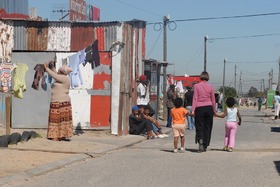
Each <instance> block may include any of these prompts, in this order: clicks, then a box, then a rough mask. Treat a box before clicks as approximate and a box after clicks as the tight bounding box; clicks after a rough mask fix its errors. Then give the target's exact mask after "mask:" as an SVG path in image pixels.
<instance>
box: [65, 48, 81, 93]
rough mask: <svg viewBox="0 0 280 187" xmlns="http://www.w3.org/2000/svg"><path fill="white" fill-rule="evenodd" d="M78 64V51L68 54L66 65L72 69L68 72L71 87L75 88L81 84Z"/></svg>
mask: <svg viewBox="0 0 280 187" xmlns="http://www.w3.org/2000/svg"><path fill="white" fill-rule="evenodd" d="M79 65H80V60H79V53H77V54H74V55H72V56H69V65H68V66H69V67H70V68H71V69H72V70H73V71H72V72H71V73H69V77H70V82H71V84H70V85H71V88H76V87H79V86H80V85H82V84H83V80H82V76H81V71H80V68H79Z"/></svg>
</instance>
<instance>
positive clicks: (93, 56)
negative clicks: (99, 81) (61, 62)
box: [83, 40, 100, 69]
mask: <svg viewBox="0 0 280 187" xmlns="http://www.w3.org/2000/svg"><path fill="white" fill-rule="evenodd" d="M85 52H86V61H85V63H83V65H84V66H85V65H86V63H87V62H89V63H91V68H92V69H94V68H95V67H97V66H99V65H100V56H99V51H98V40H95V41H94V43H93V44H92V45H91V46H88V47H87V48H86V49H85Z"/></svg>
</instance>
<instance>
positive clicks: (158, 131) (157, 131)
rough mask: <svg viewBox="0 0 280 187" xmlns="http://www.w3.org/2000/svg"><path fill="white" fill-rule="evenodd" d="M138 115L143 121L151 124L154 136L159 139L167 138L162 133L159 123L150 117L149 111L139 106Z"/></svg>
mask: <svg viewBox="0 0 280 187" xmlns="http://www.w3.org/2000/svg"><path fill="white" fill-rule="evenodd" d="M140 113H141V115H142V118H143V119H147V120H149V121H151V122H152V125H153V132H154V133H155V134H156V136H157V137H159V138H165V137H169V136H168V135H167V134H164V133H163V132H162V129H161V126H160V124H159V122H158V121H157V120H156V119H155V118H153V117H151V116H150V109H149V108H148V107H145V106H140Z"/></svg>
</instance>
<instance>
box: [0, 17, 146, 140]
mask: <svg viewBox="0 0 280 187" xmlns="http://www.w3.org/2000/svg"><path fill="white" fill-rule="evenodd" d="M145 28H146V23H145V22H144V21H140V20H133V21H128V22H117V21H114V22H98V23H94V22H65V21H63V22H57V21H55V22H49V21H28V20H0V30H1V41H4V42H2V45H1V46H0V53H1V54H0V58H2V59H11V61H12V62H13V61H14V60H13V59H14V58H15V59H17V60H19V59H21V60H23V61H22V63H23V62H24V59H25V63H26V64H27V65H28V60H29V61H30V62H33V63H34V62H36V61H37V62H38V57H41V58H42V63H44V62H45V61H44V60H46V61H47V60H49V59H52V58H54V57H55V56H57V55H64V56H67V55H70V52H71V54H72V53H75V52H77V51H79V50H82V49H84V48H85V47H87V46H89V45H91V44H92V43H93V42H94V41H95V40H98V50H99V52H100V58H101V63H102V68H96V69H93V72H94V75H93V78H92V77H90V75H89V77H90V79H93V80H90V82H91V84H89V85H91V86H92V87H91V89H84V90H82V89H81V90H73V91H72V94H71V93H70V95H71V99H72V103H77V106H78V109H79V108H80V107H81V104H80V105H79V103H84V104H85V103H88V100H85V98H86V97H87V98H90V104H89V108H88V109H87V110H89V111H88V112H86V113H85V112H84V111H82V110H81V111H80V110H76V113H75V114H74V119H73V121H74V126H81V128H84V129H97V128H110V129H111V132H112V134H116V135H125V134H127V133H128V126H129V125H128V116H129V114H130V113H131V107H132V106H133V105H134V104H135V103H136V95H137V93H136V91H137V85H136V79H137V78H138V77H139V75H140V74H143V73H144V65H143V61H142V60H143V59H145V34H146V29H145ZM2 36H3V37H2ZM7 37H8V38H7ZM33 57H34V58H33ZM44 58H45V59H44ZM31 64H32V63H31ZM83 71H88V70H83ZM27 74H29V75H27V76H31V75H32V76H33V75H34V70H33V67H32V65H31V66H29V70H28V73H27ZM30 74H31V75H30ZM98 81H102V82H101V83H100V82H98ZM26 84H27V89H32V88H31V87H30V86H31V85H28V84H29V83H28V82H26ZM99 84H101V86H100V85H99ZM24 94H36V93H32V92H30V93H29V92H28V90H27V92H26V93H24ZM2 97H3V96H2ZM26 97H27V96H26ZM31 97H36V95H32V96H31ZM98 97H99V98H100V99H101V100H102V99H104V98H105V97H106V98H105V100H108V98H109V103H107V104H105V105H106V106H105V108H104V106H102V105H103V104H102V101H101V102H96V98H98ZM24 99H25V98H23V99H22V100H24ZM2 100H3V99H2ZM17 100H18V99H15V98H14V97H12V104H13V105H12V107H15V108H18V110H12V113H11V115H12V117H11V118H12V124H11V125H12V127H18V128H36V124H38V125H37V128H46V127H47V120H46V115H47V114H48V111H45V113H43V112H42V114H41V116H40V114H38V116H37V118H36V122H34V123H33V125H32V124H30V123H25V122H24V119H17V115H18V114H19V113H20V112H22V111H20V109H24V110H25V112H27V113H28V110H30V112H31V111H34V108H33V107H34V106H33V105H32V104H30V102H29V104H28V103H24V102H22V101H20V102H17ZM45 102H46V101H45ZM105 103H106V102H105ZM35 104H36V103H35ZM42 104H45V105H49V103H42ZM4 105H5V104H4V103H2V106H4ZM16 105H17V106H16ZM74 105H75V104H74ZM73 107H75V106H73ZM102 107H103V109H104V110H106V109H107V110H108V108H109V114H108V113H107V114H106V115H107V116H103V118H105V121H107V122H106V123H104V119H102V117H100V115H104V114H102V113H100V114H98V115H97V112H98V110H99V111H100V110H103V109H102ZM0 108H1V107H0ZM84 114H87V115H86V116H85V115H84ZM98 120H99V121H98ZM26 122H30V121H26ZM2 123H3V122H2ZM17 123H18V124H17ZM19 123H22V124H19Z"/></svg>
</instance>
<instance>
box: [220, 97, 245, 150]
mask: <svg viewBox="0 0 280 187" xmlns="http://www.w3.org/2000/svg"><path fill="white" fill-rule="evenodd" d="M234 104H235V99H234V98H233V97H229V98H227V100H226V105H227V108H226V109H225V110H224V113H223V114H217V113H216V114H215V116H217V117H220V118H224V117H225V116H227V121H226V128H225V131H226V132H225V139H224V145H225V146H224V148H223V150H224V151H229V152H232V151H233V148H234V144H235V134H236V130H237V124H238V125H241V115H240V113H239V110H238V109H237V108H236V107H235V106H234ZM237 117H238V122H237V119H236V118H237Z"/></svg>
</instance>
